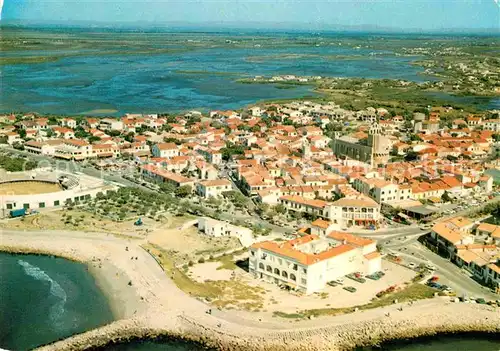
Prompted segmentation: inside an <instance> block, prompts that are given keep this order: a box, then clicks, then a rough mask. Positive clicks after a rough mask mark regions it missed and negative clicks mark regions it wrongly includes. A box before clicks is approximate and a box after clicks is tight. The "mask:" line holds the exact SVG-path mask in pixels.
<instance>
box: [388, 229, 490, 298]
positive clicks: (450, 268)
mask: <svg viewBox="0 0 500 351" xmlns="http://www.w3.org/2000/svg"><path fill="white" fill-rule="evenodd" d="M426 233H427V232H422V233H420V234H415V235H411V236H407V237H406V239H405V238H404V237H397V238H396V239H395V238H391V239H388V240H385V241H382V242H381V243H382V246H383V247H384V248H385V249H386V250H391V251H394V252H395V253H397V254H398V255H399V256H400V257H401V258H402V259H403V264H405V265H407V264H410V263H414V264H415V265H417V266H418V265H419V264H421V263H424V264H428V263H430V264H432V265H433V266H435V267H436V270H435V275H437V276H439V283H440V284H444V285H448V286H449V287H450V288H452V289H453V290H454V291H455V292H456V293H457V295H458V296H461V295H463V294H464V293H466V294H467V295H468V296H469V297H470V296H474V297H476V298H477V297H483V298H485V299H487V300H495V299H498V298H499V296H498V295H497V294H494V293H493V292H491V291H490V290H489V289H488V288H486V287H484V286H482V285H481V284H479V283H478V282H476V281H475V280H473V279H472V278H470V276H469V275H468V274H467V273H465V272H464V271H462V270H461V269H460V268H459V267H457V266H456V265H455V264H453V263H452V262H451V261H449V260H447V259H445V258H442V257H441V256H439V255H437V254H435V253H434V252H432V251H430V250H428V249H427V248H426V247H425V246H423V245H422V244H421V243H420V242H418V241H417V239H418V237H419V236H421V235H423V234H426Z"/></svg>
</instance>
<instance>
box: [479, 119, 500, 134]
mask: <svg viewBox="0 0 500 351" xmlns="http://www.w3.org/2000/svg"><path fill="white" fill-rule="evenodd" d="M483 126H484V129H486V130H491V131H492V132H497V133H499V132H500V119H487V120H485V121H484V124H483Z"/></svg>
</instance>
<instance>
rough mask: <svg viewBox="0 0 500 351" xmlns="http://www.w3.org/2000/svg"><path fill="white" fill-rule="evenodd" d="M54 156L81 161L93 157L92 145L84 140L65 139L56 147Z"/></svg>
mask: <svg viewBox="0 0 500 351" xmlns="http://www.w3.org/2000/svg"><path fill="white" fill-rule="evenodd" d="M54 157H58V158H63V159H66V160H75V161H81V160H85V159H87V158H89V157H92V145H91V144H89V143H87V142H86V141H84V140H79V139H67V140H66V139H65V140H64V141H63V143H62V144H59V145H57V146H56V147H55V150H54Z"/></svg>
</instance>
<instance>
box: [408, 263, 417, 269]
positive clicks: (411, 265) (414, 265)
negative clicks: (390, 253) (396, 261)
mask: <svg viewBox="0 0 500 351" xmlns="http://www.w3.org/2000/svg"><path fill="white" fill-rule="evenodd" d="M416 266H417V265H416V264H415V263H413V262H410V263H409V264H408V267H410V268H415V267H416Z"/></svg>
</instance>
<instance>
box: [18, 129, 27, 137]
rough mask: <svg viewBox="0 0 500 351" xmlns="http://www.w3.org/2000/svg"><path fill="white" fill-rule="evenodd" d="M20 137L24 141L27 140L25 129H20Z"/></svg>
mask: <svg viewBox="0 0 500 351" xmlns="http://www.w3.org/2000/svg"><path fill="white" fill-rule="evenodd" d="M18 133H19V136H20V137H21V138H22V139H24V138H26V130H25V129H19V132H18Z"/></svg>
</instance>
